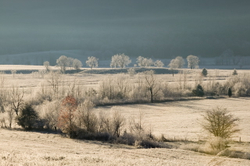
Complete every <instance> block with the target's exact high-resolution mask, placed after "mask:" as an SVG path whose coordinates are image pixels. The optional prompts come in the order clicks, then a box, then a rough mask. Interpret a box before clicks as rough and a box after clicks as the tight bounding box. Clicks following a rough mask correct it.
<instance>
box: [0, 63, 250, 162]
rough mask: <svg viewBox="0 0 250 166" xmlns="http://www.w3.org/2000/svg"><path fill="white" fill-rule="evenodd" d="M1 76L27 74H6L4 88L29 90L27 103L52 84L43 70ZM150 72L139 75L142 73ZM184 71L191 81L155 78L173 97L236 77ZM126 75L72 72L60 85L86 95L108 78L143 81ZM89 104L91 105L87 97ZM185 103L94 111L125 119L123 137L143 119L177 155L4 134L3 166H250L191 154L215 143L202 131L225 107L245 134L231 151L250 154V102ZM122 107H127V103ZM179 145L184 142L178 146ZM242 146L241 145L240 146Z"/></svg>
mask: <svg viewBox="0 0 250 166" xmlns="http://www.w3.org/2000/svg"><path fill="white" fill-rule="evenodd" d="M53 69H56V68H53ZM154 69H157V68H154ZM0 70H2V71H11V70H19V71H24V73H23V74H20V73H18V72H17V74H10V73H6V74H1V78H2V79H1V85H3V82H4V88H6V89H10V90H11V88H12V86H13V85H15V86H17V87H20V88H21V89H23V90H24V94H25V95H24V100H29V99H30V98H35V97H36V96H37V92H39V93H40V90H41V89H42V86H43V85H46V84H45V83H46V82H48V79H49V78H48V76H47V75H46V74H44V73H40V72H38V71H39V70H40V71H41V70H44V67H43V66H21V65H20V66H15V65H2V66H0ZM144 70H146V69H138V71H137V72H142V71H144ZM25 71H28V72H25ZM30 71H32V72H30ZM184 71H185V72H186V73H187V75H186V78H185V76H183V75H181V74H175V76H174V77H173V76H172V73H171V71H169V70H168V69H166V68H162V69H160V68H158V69H157V71H156V72H155V73H156V74H155V76H156V77H157V78H158V82H160V83H167V84H168V85H169V89H170V91H171V90H172V89H171V88H172V87H175V86H179V85H182V84H184V79H186V83H187V86H188V87H189V88H194V86H193V85H195V83H197V82H202V83H203V84H204V85H205V83H214V82H220V83H223V82H226V81H227V79H228V78H229V76H231V75H232V70H212V69H211V70H208V73H209V74H208V77H200V71H201V69H199V70H189V69H184ZM237 72H238V73H239V74H242V75H243V74H248V73H249V70H239V71H237ZM25 73H26V74H25ZM121 73H122V74H121ZM126 73H127V72H126V69H122V70H121V69H105V68H103V69H100V68H99V69H93V70H90V69H85V68H82V69H81V71H80V72H72V73H71V72H70V71H69V72H68V73H67V74H63V75H61V77H60V79H61V80H62V82H63V86H64V87H65V91H67V90H70V88H72V84H73V85H74V86H75V85H77V86H78V85H79V87H80V88H81V89H83V90H85V89H89V88H94V89H96V90H98V88H100V84H101V83H102V81H103V80H105V79H107V78H112V81H114V80H116V79H117V78H118V77H120V78H123V77H124V76H126V79H128V80H127V82H126V83H127V84H130V85H132V84H133V83H134V82H135V80H136V79H137V75H133V76H129V75H128V74H126ZM176 73H178V71H176ZM3 78H4V79H3ZM201 79H202V80H201ZM121 80H123V79H121ZM111 83H112V82H111ZM172 85H173V86H172ZM46 86H48V87H47V88H48V89H49V90H51V89H52V87H51V86H49V85H46ZM60 86H62V85H60ZM4 88H2V89H1V90H3V89H4ZM189 90H190V89H189ZM190 91H191V90H190ZM83 92H84V93H85V92H86V91H83ZM83 99H84V100H85V98H84V97H83ZM97 99H100V98H97ZM179 99H181V97H179V96H177V97H176V101H172V99H170V100H169V99H167V100H166V101H167V102H159V103H145V102H144V104H138V103H134V104H122V105H119V104H116V103H112V101H111V100H110V101H111V102H110V103H111V104H109V103H108V104H106V106H105V104H104V106H97V107H95V108H94V112H95V113H96V115H98V114H99V113H104V114H105V115H110V114H111V112H112V110H116V111H118V112H119V113H121V115H122V116H124V117H125V121H126V126H124V127H123V128H122V132H123V131H125V130H128V128H129V123H130V120H131V119H135V120H138V117H139V114H140V113H141V114H142V116H143V119H142V122H143V126H144V127H145V129H147V130H150V131H151V132H152V134H153V135H154V136H155V137H157V138H160V137H161V135H162V134H163V135H164V136H165V138H167V139H169V140H174V141H176V143H172V144H173V145H174V146H173V147H174V148H172V149H166V148H160V149H158V148H156V149H140V148H136V147H134V146H126V145H120V144H109V143H102V142H98V141H84V140H83V141H80V140H72V139H69V138H63V137H61V136H60V135H59V134H44V133H39V132H24V131H17V130H7V129H0V141H1V146H0V165H250V160H242V159H232V158H225V157H219V156H211V155H206V154H202V153H198V152H193V151H190V150H186V149H193V146H199V144H198V141H200V140H202V141H204V140H206V139H207V138H208V137H209V135H208V133H206V132H204V131H203V130H202V128H201V126H200V123H202V115H203V114H204V113H205V111H207V110H209V109H212V108H216V107H222V108H227V110H228V111H229V112H230V113H232V114H233V115H234V116H235V117H238V118H239V119H240V121H239V128H240V129H241V131H240V133H237V134H236V135H234V137H233V140H234V141H236V142H235V143H233V144H230V145H229V146H231V147H230V149H232V150H236V151H240V152H243V153H247V154H249V153H250V151H249V149H250V130H249V129H250V123H249V122H250V109H249V108H250V98H249V97H235V96H234V97H233V98H228V97H227V96H225V95H222V96H219V97H217V96H215V97H214V98H213V99H206V98H197V97H196V98H192V99H191V98H188V97H186V96H185V100H183V101H180V100H179ZM182 99H183V98H182ZM57 100H59V99H57ZM60 100H61V99H60ZM114 101H115V100H114ZM39 102H40V101H39ZM39 102H38V103H39ZM49 102H50V101H49V100H48V101H46V100H45V101H42V102H41V103H39V104H40V105H41V107H39V106H37V109H38V110H37V111H40V110H39V108H42V109H41V111H44V110H46V109H48V108H50V107H46V104H48V103H49ZM122 102H124V103H125V101H123V100H121V103H122ZM111 105H113V106H111ZM114 105H116V106H114ZM43 106H45V107H43ZM7 108H8V107H7ZM13 127H17V125H16V124H13ZM178 140H180V141H179V142H178ZM239 140H241V142H238V141H239ZM190 142H191V143H190ZM193 142H194V143H193ZM193 144H194V145H193Z"/></svg>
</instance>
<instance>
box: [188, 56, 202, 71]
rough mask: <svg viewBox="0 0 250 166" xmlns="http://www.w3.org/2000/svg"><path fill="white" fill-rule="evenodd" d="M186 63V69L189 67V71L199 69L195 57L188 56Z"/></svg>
mask: <svg viewBox="0 0 250 166" xmlns="http://www.w3.org/2000/svg"><path fill="white" fill-rule="evenodd" d="M187 61H188V67H190V68H191V69H194V68H199V61H200V60H199V58H198V57H197V56H194V55H188V56H187Z"/></svg>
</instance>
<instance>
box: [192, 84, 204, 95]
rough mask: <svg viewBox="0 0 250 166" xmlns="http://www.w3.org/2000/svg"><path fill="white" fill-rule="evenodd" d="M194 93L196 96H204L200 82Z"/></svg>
mask: <svg viewBox="0 0 250 166" xmlns="http://www.w3.org/2000/svg"><path fill="white" fill-rule="evenodd" d="M193 94H194V95H195V96H199V97H203V96H204V91H203V88H202V86H201V85H200V84H198V85H197V87H196V89H195V90H193Z"/></svg>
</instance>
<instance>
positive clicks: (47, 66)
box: [43, 61, 49, 72]
mask: <svg viewBox="0 0 250 166" xmlns="http://www.w3.org/2000/svg"><path fill="white" fill-rule="evenodd" d="M43 66H44V67H45V69H46V72H49V61H45V62H43Z"/></svg>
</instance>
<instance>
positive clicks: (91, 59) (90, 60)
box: [86, 56, 98, 69]
mask: <svg viewBox="0 0 250 166" xmlns="http://www.w3.org/2000/svg"><path fill="white" fill-rule="evenodd" d="M86 65H88V66H89V67H90V68H91V69H92V68H93V67H98V58H96V57H94V56H90V57H88V60H87V61H86Z"/></svg>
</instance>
